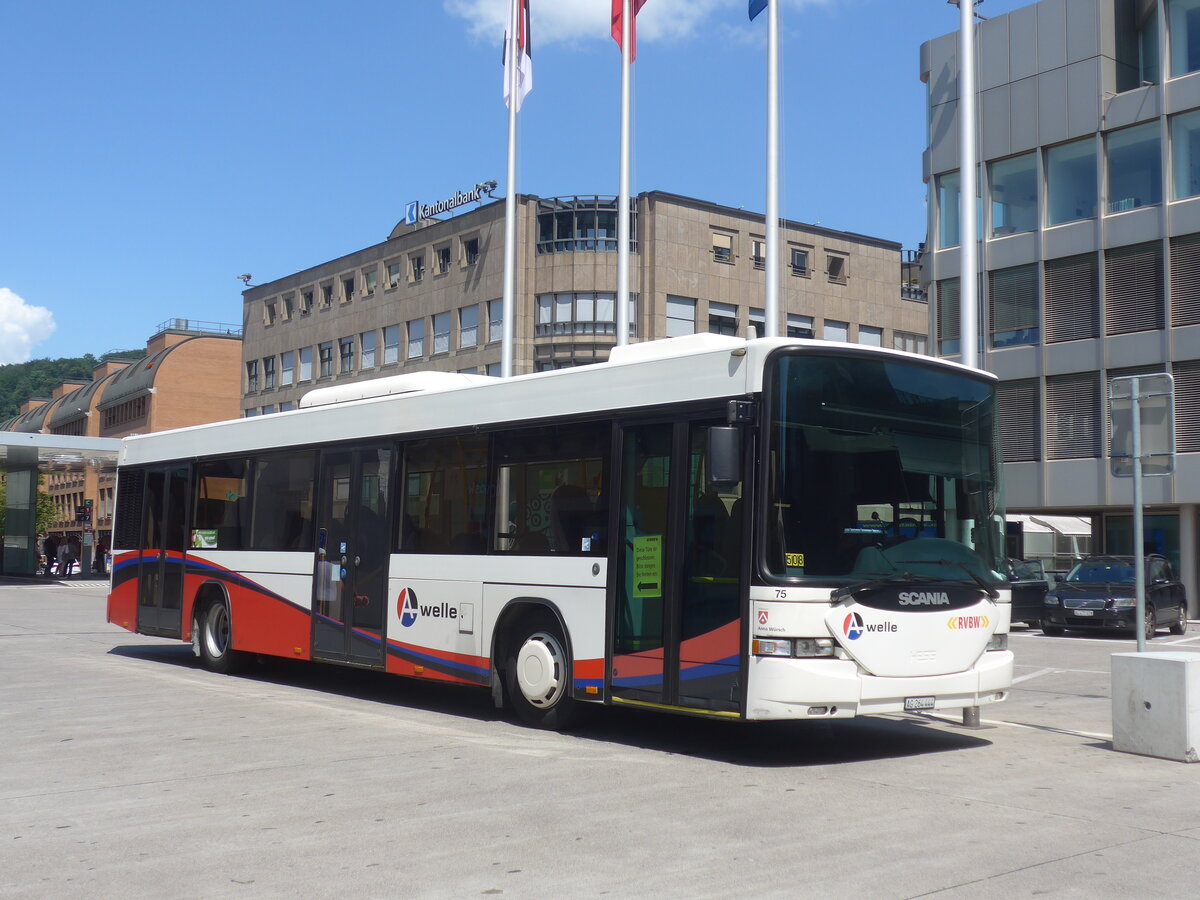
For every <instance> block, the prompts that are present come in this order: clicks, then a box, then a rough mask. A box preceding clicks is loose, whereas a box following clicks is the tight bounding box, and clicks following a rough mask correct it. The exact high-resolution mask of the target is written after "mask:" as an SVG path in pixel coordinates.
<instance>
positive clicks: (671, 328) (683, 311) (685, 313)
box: [667, 294, 696, 337]
mask: <svg viewBox="0 0 1200 900" xmlns="http://www.w3.org/2000/svg"><path fill="white" fill-rule="evenodd" d="M695 333H696V301H695V300H694V299H692V298H691V297H672V296H671V295H670V294H668V295H667V337H681V336H683V335H685V334H695Z"/></svg>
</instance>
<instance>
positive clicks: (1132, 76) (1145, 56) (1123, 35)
mask: <svg viewBox="0 0 1200 900" xmlns="http://www.w3.org/2000/svg"><path fill="white" fill-rule="evenodd" d="M1113 12H1114V14H1115V22H1114V25H1115V33H1114V36H1115V38H1116V42H1115V47H1114V50H1115V55H1116V64H1117V72H1116V75H1117V91H1118V92H1122V91H1132V90H1136V89H1137V88H1139V87H1142V86H1143V85H1147V84H1156V83H1157V82H1158V55H1159V54H1158V4H1157V3H1156V2H1155V0H1115V2H1114V3H1113Z"/></svg>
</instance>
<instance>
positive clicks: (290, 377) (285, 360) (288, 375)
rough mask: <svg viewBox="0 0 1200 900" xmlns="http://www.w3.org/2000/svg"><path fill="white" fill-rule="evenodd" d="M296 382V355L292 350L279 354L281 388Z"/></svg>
mask: <svg viewBox="0 0 1200 900" xmlns="http://www.w3.org/2000/svg"><path fill="white" fill-rule="evenodd" d="M295 381H296V353H295V351H292V350H285V351H284V352H283V353H281V354H279V384H280V386H281V387H287V386H288V385H290V384H294V383H295Z"/></svg>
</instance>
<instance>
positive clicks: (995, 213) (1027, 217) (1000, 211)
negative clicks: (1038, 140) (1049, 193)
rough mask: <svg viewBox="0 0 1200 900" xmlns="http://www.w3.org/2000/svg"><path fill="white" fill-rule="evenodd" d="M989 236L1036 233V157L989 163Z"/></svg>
mask: <svg viewBox="0 0 1200 900" xmlns="http://www.w3.org/2000/svg"><path fill="white" fill-rule="evenodd" d="M991 194H992V206H991V209H992V232H991V234H992V237H994V238H995V237H1004V236H1005V235H1008V234H1019V233H1022V232H1026V231H1036V230H1037V204H1038V199H1037V157H1036V155H1035V154H1033V153H1026V154H1023V155H1021V156H1014V157H1013V158H1012V159H1003V160H1000V161H999V162H994V163H992V164H991Z"/></svg>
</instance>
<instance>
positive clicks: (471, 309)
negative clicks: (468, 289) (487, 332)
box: [458, 306, 479, 348]
mask: <svg viewBox="0 0 1200 900" xmlns="http://www.w3.org/2000/svg"><path fill="white" fill-rule="evenodd" d="M478 343H479V307H478V306H466V307H463V308H462V309H460V310H459V311H458V346H459V347H463V348H465V347H474V346H475V345H477V344H478Z"/></svg>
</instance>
